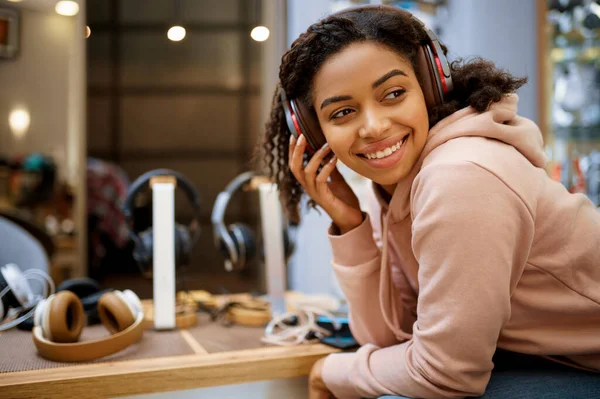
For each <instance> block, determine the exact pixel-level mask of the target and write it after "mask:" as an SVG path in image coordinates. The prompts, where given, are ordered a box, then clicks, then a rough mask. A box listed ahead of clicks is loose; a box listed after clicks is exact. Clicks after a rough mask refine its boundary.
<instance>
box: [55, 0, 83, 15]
mask: <svg viewBox="0 0 600 399" xmlns="http://www.w3.org/2000/svg"><path fill="white" fill-rule="evenodd" d="M54 10H56V13H57V14H60V15H64V16H66V17H72V16H73V15H77V13H78V12H79V4H77V3H76V2H74V1H71V0H61V1H59V2H58V3H56V7H54Z"/></svg>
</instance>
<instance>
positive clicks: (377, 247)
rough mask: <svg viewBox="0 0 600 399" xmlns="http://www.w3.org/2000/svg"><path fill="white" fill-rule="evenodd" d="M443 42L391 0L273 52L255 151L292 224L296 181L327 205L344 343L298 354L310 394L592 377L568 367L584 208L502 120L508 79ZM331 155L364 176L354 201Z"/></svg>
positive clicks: (585, 347) (583, 316)
mask: <svg viewBox="0 0 600 399" xmlns="http://www.w3.org/2000/svg"><path fill="white" fill-rule="evenodd" d="M445 53H446V48H445V47H444V46H443V45H439V44H438V43H437V41H436V38H435V35H433V33H431V32H428V31H427V30H426V29H425V28H424V26H423V25H422V24H421V23H420V22H419V21H418V20H416V19H415V18H412V17H411V15H410V14H409V13H407V12H404V11H401V10H399V9H396V8H388V7H384V6H369V7H362V8H355V9H351V10H347V11H344V12H342V13H339V14H336V15H332V16H329V17H327V18H325V19H324V20H322V21H320V22H319V23H316V24H314V25H312V26H311V27H309V29H308V30H307V32H306V33H304V34H302V35H301V36H300V37H299V38H298V39H297V40H296V41H295V42H294V43H293V44H292V46H291V49H290V50H289V51H288V52H287V53H286V54H285V55H284V56H283V59H282V64H281V68H280V85H281V90H279V91H278V92H277V93H276V96H275V98H274V106H273V109H272V112H271V117H270V121H269V122H268V124H267V135H266V139H265V143H264V147H265V149H266V152H267V154H268V158H267V163H268V166H269V170H270V172H271V174H272V176H273V177H274V178H275V179H276V181H277V182H278V184H279V187H280V190H281V197H282V200H283V202H284V205H285V208H286V210H287V212H288V214H289V215H290V217H291V218H292V219H296V220H297V219H298V214H299V213H298V204H299V202H300V199H301V196H302V194H303V192H305V193H307V194H308V196H309V197H310V198H311V202H312V204H313V205H315V204H316V205H318V206H319V207H321V208H322V209H323V210H325V211H326V212H327V214H328V215H329V216H330V217H331V219H332V226H331V228H330V230H329V239H330V242H331V245H332V248H333V258H334V259H333V268H334V269H335V272H336V275H337V278H338V281H339V283H340V285H341V287H342V289H343V291H344V293H345V295H346V297H347V299H348V302H349V307H350V326H351V329H352V331H353V334H354V336H355V337H356V339H357V340H358V341H359V342H360V343H361V344H362V346H361V348H360V349H359V350H358V351H357V352H356V353H343V354H334V355H330V356H328V357H326V358H325V359H323V360H321V361H319V362H317V363H316V364H315V366H314V367H313V370H312V373H311V377H310V384H311V386H310V392H311V396H312V397H315V398H317V397H330V396H335V397H338V398H360V397H379V396H381V395H402V396H403V397H418V398H430V397H431V398H438V397H469V396H478V395H483V394H484V392H486V387H487V386H488V383H489V389H488V392H487V393H486V395H488V396H486V397H490V396H489V395H491V394H492V393H491V392H492V391H493V392H498V387H500V388H499V390H500V391H502V390H504V391H505V394H504V396H502V395H501V396H494V397H525V396H518V395H517V394H515V392H514V391H513V392H509V393H506V389H508V390H510V389H514V388H515V387H518V388H517V389H519V394H523V392H524V390H526V389H527V387H529V388H530V389H531V390H533V392H531V391H529V393H528V394H529V396H528V397H547V396H544V394H545V393H546V392H554V393H556V392H557V389H556V388H555V387H554V386H553V385H552V383H551V382H552V381H558V379H551V381H550V382H548V381H547V380H544V384H538V386H535V387H534V388H531V385H528V386H527V387H524V386H523V385H520V384H522V381H519V380H518V379H517V380H515V379H512V380H509V381H506V380H499V381H496V380H495V379H494V377H495V376H496V375H497V374H498V375H501V374H499V373H501V371H500V370H499V368H500V367H501V366H502V365H503V364H508V365H509V366H510V365H511V364H512V365H514V366H516V365H523V364H528V365H532V366H531V367H530V368H529V372H531V371H532V367H534V366H535V367H536V370H538V369H539V368H540V367H542V368H543V369H544V370H546V371H544V373H546V374H544V375H546V376H548V375H555V374H553V373H557V372H558V373H559V374H560V375H563V376H565V375H568V376H569V378H571V374H570V373H575V374H576V376H577V378H584V380H585V381H586V384H583V385H581V386H584V387H585V389H588V390H587V391H586V393H589V392H591V391H590V389H596V390H598V377H597V375H598V374H595V373H590V372H588V371H585V370H589V371H595V370H598V369H600V267H599V266H600V251H599V250H598V248H600V215H599V214H598V212H597V210H596V209H595V208H594V207H593V205H592V203H591V202H590V201H589V200H588V199H587V198H586V197H585V196H583V195H580V194H570V193H568V192H567V191H566V190H565V189H564V187H563V186H562V185H560V184H559V183H557V182H554V181H553V180H551V179H550V178H549V177H548V176H547V174H546V173H545V171H544V169H543V168H544V166H545V165H546V162H547V159H546V156H545V154H544V152H543V149H542V136H541V133H540V131H539V129H538V128H537V126H536V125H535V124H534V123H533V122H532V121H530V120H528V119H525V118H523V117H520V116H518V115H517V103H518V97H517V96H516V94H514V93H515V91H516V90H517V89H518V88H519V87H520V86H522V85H523V84H524V83H525V82H526V80H525V79H519V78H515V77H513V76H511V75H510V74H508V73H506V72H503V71H500V70H498V69H496V68H495V67H494V65H493V64H492V63H490V62H487V61H484V60H480V59H476V60H473V61H471V62H469V63H464V64H462V63H460V62H456V63H453V64H452V66H451V68H449V66H448V65H446V64H445V63H446V61H445ZM436 54H437V55H436ZM449 69H450V70H451V74H449V73H447V72H450V70H449ZM295 135H297V136H298V139H296V138H295ZM311 147H312V148H311ZM338 159H339V160H340V161H341V162H343V163H344V164H345V165H347V166H348V167H350V168H351V169H352V170H354V171H355V172H356V173H358V174H360V175H362V176H364V177H365V178H367V179H370V180H372V182H373V194H374V198H375V200H376V206H374V207H373V209H371V210H370V211H369V212H363V210H361V207H360V204H359V201H358V199H357V197H356V196H355V195H354V193H353V192H352V190H351V189H350V187H349V186H348V184H346V182H345V181H344V180H343V178H342V177H341V175H340V174H339V172H338V171H337V169H336V167H335V165H336V162H337V160H338ZM502 359H505V360H506V361H505V362H502V361H501V360H502ZM548 359H549V360H548ZM511 362H512V363H511ZM548 365H556V366H548ZM550 369H551V370H550ZM492 370H494V371H493V372H492ZM517 375H518V373H517ZM528 375H529V376H531V374H528ZM490 378H491V379H490ZM515 378H516V377H515ZM532 378H533V377H532ZM557 378H559V377H557ZM590 379H591V380H590ZM533 381H534V382H535V381H541V380H539V379H535V378H533ZM570 381H574V380H570ZM577 381H579V380H577ZM590 381H591V382H593V384H592V385H590V384H589V383H587V382H590ZM505 382H506V383H505ZM526 382H527V381H526ZM530 382H531V381H528V382H527V383H530ZM539 385H542V386H539ZM507 387H508V388H507ZM511 387H512V388H511ZM544 387H545V388H546V391H544V390H543V388H544ZM573 392H575V391H573V388H572V387H569V393H573ZM562 393H563V394H564V392H562ZM596 394H600V391H596ZM561 397H565V396H564V395H563V396H561ZM587 397H589V396H587Z"/></svg>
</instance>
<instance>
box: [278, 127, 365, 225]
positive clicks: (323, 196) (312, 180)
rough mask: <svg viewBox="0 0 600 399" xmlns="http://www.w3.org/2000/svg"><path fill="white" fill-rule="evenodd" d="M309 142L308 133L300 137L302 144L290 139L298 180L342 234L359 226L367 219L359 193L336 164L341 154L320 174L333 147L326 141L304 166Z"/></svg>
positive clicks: (327, 164)
mask: <svg viewBox="0 0 600 399" xmlns="http://www.w3.org/2000/svg"><path fill="white" fill-rule="evenodd" d="M306 145H307V142H306V139H305V138H304V136H300V138H299V139H298V143H296V139H295V138H294V137H293V136H292V137H291V139H290V148H289V158H288V159H289V166H290V170H291V171H292V173H293V174H294V176H295V177H296V180H298V182H299V183H300V184H301V185H302V187H304V190H305V191H306V193H307V194H308V195H309V196H310V197H311V198H312V199H313V200H314V201H315V202H316V203H317V205H319V206H320V207H321V208H323V209H324V210H325V212H327V214H328V215H329V217H331V220H332V221H333V223H334V224H335V225H336V226H337V227H338V228H339V229H340V233H341V234H344V233H346V232H348V231H350V230H352V229H354V228H356V227H358V226H359V225H360V224H361V223H362V222H363V214H362V211H361V210H360V204H359V202H358V198H357V197H356V194H354V191H352V189H351V188H350V186H349V185H348V183H347V182H346V180H344V177H343V176H342V175H341V174H340V172H339V171H338V170H337V168H336V167H335V165H336V163H337V157H336V156H335V155H334V156H333V157H332V158H331V159H330V160H329V161H328V162H326V163H325V165H324V166H323V167H322V168H321V171H320V172H319V174H317V170H318V169H319V166H320V165H321V163H322V162H323V160H324V159H325V157H326V156H327V154H329V153H330V152H331V148H329V145H328V144H325V145H324V146H323V147H321V149H319V150H318V151H317V152H316V153H315V154H314V155H313V157H312V158H311V160H310V161H309V162H308V164H307V165H306V167H305V168H304V167H303V165H302V164H303V162H302V160H303V155H304V151H305V150H306ZM330 177H331V179H329V178H330ZM328 180H329V181H328Z"/></svg>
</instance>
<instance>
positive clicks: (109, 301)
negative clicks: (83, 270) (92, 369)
mask: <svg viewBox="0 0 600 399" xmlns="http://www.w3.org/2000/svg"><path fill="white" fill-rule="evenodd" d="M98 315H99V316H100V320H101V322H102V324H103V325H104V327H106V329H107V330H108V331H109V332H110V333H111V335H110V336H109V337H106V338H100V339H95V340H91V341H83V342H78V339H79V336H80V334H81V331H82V330H83V327H84V325H85V322H86V320H85V313H84V311H83V305H82V304H81V301H80V300H79V298H78V297H77V295H75V294H74V293H73V292H71V291H60V292H58V293H56V294H54V295H51V296H50V297H48V298H47V299H44V300H42V301H41V302H40V303H39V304H38V305H37V307H36V310H35V317H34V327H33V342H34V343H35V346H36V347H37V350H38V352H39V354H40V355H41V356H42V357H44V358H46V359H48V360H53V361H56V362H85V361H89V360H94V359H98V358H101V357H104V356H108V355H111V354H113V353H117V352H119V351H121V350H123V349H125V348H127V347H128V346H130V345H132V344H134V343H136V342H137V341H139V340H140V339H141V338H142V335H143V333H144V323H143V321H144V311H143V308H142V303H141V301H140V299H139V298H138V296H137V295H136V294H135V293H134V292H133V291H131V290H125V291H123V292H121V291H116V290H115V291H112V292H107V293H106V294H104V295H102V296H101V297H100V300H99V301H98Z"/></svg>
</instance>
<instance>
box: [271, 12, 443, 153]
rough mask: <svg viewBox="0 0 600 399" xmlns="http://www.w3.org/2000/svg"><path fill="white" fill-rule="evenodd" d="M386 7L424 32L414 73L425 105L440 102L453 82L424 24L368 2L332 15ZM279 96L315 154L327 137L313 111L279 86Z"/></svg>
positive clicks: (291, 124) (288, 120) (438, 45)
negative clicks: (417, 24)
mask: <svg viewBox="0 0 600 399" xmlns="http://www.w3.org/2000/svg"><path fill="white" fill-rule="evenodd" d="M381 10H389V11H390V12H398V13H402V14H403V15H407V16H409V17H411V18H412V19H413V20H415V21H417V22H418V23H419V24H420V25H421V26H422V28H423V30H424V31H425V32H427V36H428V38H429V39H428V40H426V41H424V42H423V43H421V46H420V47H419V50H418V53H417V65H416V73H417V76H419V77H420V78H421V83H422V87H421V88H422V90H423V95H424V97H425V103H426V104H427V108H432V107H434V106H436V105H441V104H443V103H444V101H445V100H446V99H447V97H448V95H449V94H450V93H451V92H452V90H453V88H454V85H453V83H452V76H451V74H450V63H449V62H448V59H447V58H446V56H445V55H444V52H443V50H442V46H441V41H440V40H439V39H438V37H437V36H436V34H435V33H433V31H431V29H428V28H427V27H426V26H425V24H424V23H423V22H422V21H421V20H419V19H418V18H416V17H415V16H414V15H412V14H411V13H409V12H408V11H404V10H401V9H399V8H396V7H392V6H384V5H371V6H362V7H353V8H349V9H345V10H343V11H340V12H338V13H336V14H333V15H335V16H340V15H343V14H346V13H352V12H369V11H381ZM279 98H280V100H281V105H282V106H283V110H284V113H285V121H286V124H287V126H288V129H289V130H290V132H291V133H292V135H294V137H296V139H298V137H300V135H304V138H305V139H306V141H307V143H308V146H307V149H308V151H309V152H310V153H314V152H315V151H317V150H318V149H319V148H321V147H322V146H323V145H324V144H325V142H326V140H325V136H324V135H323V131H322V130H321V126H320V125H319V121H318V120H317V118H316V116H315V115H314V112H313V111H312V110H311V109H310V108H309V107H308V106H307V105H306V104H304V103H303V102H302V101H297V100H295V99H293V98H288V96H287V95H286V93H285V91H284V90H283V88H280V89H279Z"/></svg>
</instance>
